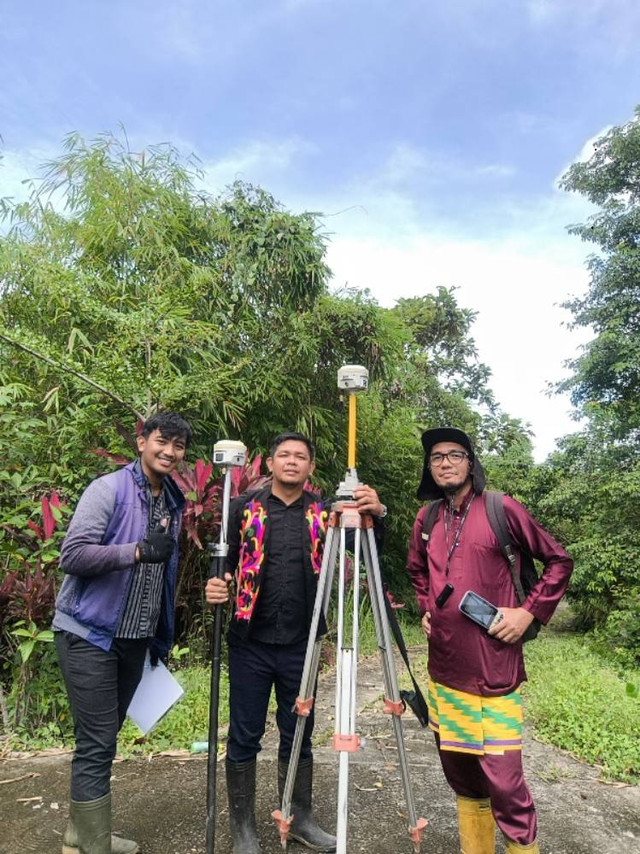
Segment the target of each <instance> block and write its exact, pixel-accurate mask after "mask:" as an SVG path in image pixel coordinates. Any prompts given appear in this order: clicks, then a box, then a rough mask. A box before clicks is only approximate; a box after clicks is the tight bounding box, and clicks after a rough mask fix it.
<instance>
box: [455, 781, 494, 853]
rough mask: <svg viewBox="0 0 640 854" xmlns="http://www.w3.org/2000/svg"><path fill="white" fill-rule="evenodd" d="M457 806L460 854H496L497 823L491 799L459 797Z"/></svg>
mask: <svg viewBox="0 0 640 854" xmlns="http://www.w3.org/2000/svg"><path fill="white" fill-rule="evenodd" d="M457 804H458V833H459V834H460V854H495V850H496V823H495V820H494V818H493V813H492V812H491V801H490V800H489V798H481V799H477V798H463V797H460V795H458V797H457Z"/></svg>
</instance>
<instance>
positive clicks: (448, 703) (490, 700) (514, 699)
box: [427, 678, 522, 755]
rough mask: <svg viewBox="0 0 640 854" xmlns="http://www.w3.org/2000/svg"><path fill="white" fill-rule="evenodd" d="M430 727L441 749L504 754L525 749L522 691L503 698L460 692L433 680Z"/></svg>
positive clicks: (429, 691)
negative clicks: (437, 735) (435, 734)
mask: <svg viewBox="0 0 640 854" xmlns="http://www.w3.org/2000/svg"><path fill="white" fill-rule="evenodd" d="M428 689H429V690H428V694H427V703H428V706H429V726H430V727H431V729H432V730H433V731H434V732H437V733H438V734H439V736H440V748H441V749H442V750H453V751H457V752H459V753H473V754H476V755H481V754H484V753H494V754H496V753H497V754H500V753H504V752H505V751H506V750H521V749H522V697H521V696H520V689H519V688H518V689H516V690H515V691H512V692H511V693H510V694H505V695H504V696H502V697H480V696H478V695H476V694H468V693H467V692H466V691H456V689H455V688H448V687H447V686H446V685H441V684H440V683H439V682H434V680H433V679H431V678H429V686H428Z"/></svg>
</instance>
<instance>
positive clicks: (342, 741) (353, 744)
mask: <svg viewBox="0 0 640 854" xmlns="http://www.w3.org/2000/svg"><path fill="white" fill-rule="evenodd" d="M360 745H361V740H360V736H359V735H358V733H355V734H354V735H343V734H342V733H339V732H336V733H334V735H333V749H334V750H337V751H339V752H341V753H342V752H344V753H355V752H356V751H357V750H360Z"/></svg>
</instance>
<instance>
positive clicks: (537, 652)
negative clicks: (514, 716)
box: [523, 633, 640, 783]
mask: <svg viewBox="0 0 640 854" xmlns="http://www.w3.org/2000/svg"><path fill="white" fill-rule="evenodd" d="M526 664H527V672H528V675H529V682H527V683H526V684H525V686H524V689H523V694H524V697H525V701H526V708H527V715H528V718H529V720H530V721H531V722H532V723H533V727H534V731H535V734H536V736H537V737H538V738H539V739H540V740H541V741H545V742H547V743H549V744H554V745H556V746H557V747H561V748H563V749H564V750H568V751H569V752H570V753H572V754H573V755H574V756H577V757H578V758H579V759H583V760H584V761H586V762H588V763H589V764H591V765H597V766H600V767H601V768H602V772H603V776H604V777H605V778H606V779H611V780H622V781H626V782H630V783H638V782H640V738H639V737H638V733H640V700H639V699H638V696H637V690H638V688H639V687H640V673H638V672H635V673H632V674H630V675H629V676H628V677H626V678H621V677H620V676H619V675H618V674H617V673H616V672H615V671H614V670H612V669H611V667H610V666H609V665H608V664H607V663H606V662H604V661H603V660H602V659H601V658H600V657H599V656H598V655H597V653H595V652H594V651H593V650H592V649H590V647H589V645H588V644H586V643H585V640H584V638H583V637H581V636H575V635H566V634H558V635H554V634H552V633H549V634H547V633H545V634H544V635H543V636H541V637H540V638H538V640H536V641H535V642H534V643H532V644H528V645H527V647H526ZM628 685H631V686H635V693H636V696H632V692H633V688H632V689H631V690H630V689H628V688H627V686H628Z"/></svg>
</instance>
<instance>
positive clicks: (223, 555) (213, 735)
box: [206, 466, 231, 854]
mask: <svg viewBox="0 0 640 854" xmlns="http://www.w3.org/2000/svg"><path fill="white" fill-rule="evenodd" d="M230 495H231V469H230V468H229V467H228V466H226V467H225V469H224V490H223V498H222V519H221V521H220V540H219V542H218V543H211V544H210V545H209V546H208V550H209V551H210V552H211V553H212V558H211V568H210V572H209V578H224V571H225V566H226V560H227V554H228V550H229V546H228V544H227V524H228V521H229V497H230ZM223 608H224V606H223V605H214V608H213V626H212V629H211V699H210V700H209V754H208V759H207V823H206V854H214V851H215V844H216V781H217V771H218V721H219V706H220V659H221V648H222V622H223Z"/></svg>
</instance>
